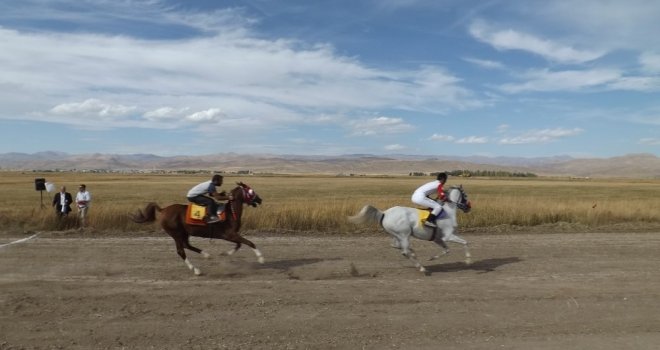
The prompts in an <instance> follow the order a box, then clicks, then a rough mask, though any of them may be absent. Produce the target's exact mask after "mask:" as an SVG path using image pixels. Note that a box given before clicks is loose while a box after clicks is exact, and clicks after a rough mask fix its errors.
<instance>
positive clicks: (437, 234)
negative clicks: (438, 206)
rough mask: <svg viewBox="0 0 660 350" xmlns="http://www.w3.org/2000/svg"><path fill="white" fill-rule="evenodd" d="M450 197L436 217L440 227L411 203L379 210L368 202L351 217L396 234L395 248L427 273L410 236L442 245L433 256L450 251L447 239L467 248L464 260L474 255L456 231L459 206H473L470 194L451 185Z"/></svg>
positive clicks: (467, 210)
mask: <svg viewBox="0 0 660 350" xmlns="http://www.w3.org/2000/svg"><path fill="white" fill-rule="evenodd" d="M448 197H449V200H448V201H447V202H445V204H444V205H443V210H444V212H443V215H441V216H440V217H438V218H436V220H435V224H436V226H437V228H431V227H428V226H425V225H424V224H423V223H422V220H420V209H416V208H409V207H400V206H397V207H392V208H389V209H387V210H385V211H384V212H383V211H380V210H379V209H378V208H375V207H373V206H371V205H366V206H364V207H363V208H362V210H360V212H359V213H357V214H356V215H354V216H351V217H349V218H348V220H349V221H350V222H352V223H354V224H364V223H380V225H381V226H382V227H383V229H384V230H385V231H387V233H389V234H390V235H392V236H393V238H394V244H393V246H394V247H395V248H399V249H401V253H402V254H403V255H404V256H405V257H407V258H408V259H410V261H412V262H413V263H414V264H415V267H416V268H418V269H419V271H420V272H423V273H426V272H427V271H426V269H425V268H424V266H422V264H420V263H419V261H417V257H416V256H415V252H414V251H413V250H412V248H411V247H410V237H411V236H413V237H415V238H419V239H422V240H425V241H433V242H435V243H436V244H438V245H439V246H441V247H442V248H443V250H442V252H441V253H440V254H438V255H436V256H434V257H432V258H431V259H430V260H433V259H437V258H439V257H440V256H441V255H445V254H447V253H449V249H448V248H447V245H446V244H445V242H453V243H457V244H462V245H463V247H464V249H465V263H466V264H468V265H469V264H471V262H472V261H471V255H470V251H469V249H468V242H467V241H466V240H464V239H463V238H461V237H459V236H458V235H457V234H456V229H457V226H458V225H457V221H456V212H457V209H461V210H463V212H465V213H467V212H469V211H470V210H471V209H472V205H471V203H470V201H469V200H468V199H467V194H466V193H465V191H464V190H463V186H459V187H452V188H451V189H450V190H449V196H448Z"/></svg>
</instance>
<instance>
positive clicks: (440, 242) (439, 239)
mask: <svg viewBox="0 0 660 350" xmlns="http://www.w3.org/2000/svg"><path fill="white" fill-rule="evenodd" d="M433 243H435V244H437V245H439V246H440V247H442V251H441V252H440V253H439V254H438V255H434V256H432V257H431V258H430V259H429V260H435V259H437V258H439V257H441V256H443V255H447V254H449V247H447V244H446V243H445V241H444V240H443V235H442V234H440V236H439V237H436V238H435V240H434V241H433Z"/></svg>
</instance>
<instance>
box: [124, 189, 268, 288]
mask: <svg viewBox="0 0 660 350" xmlns="http://www.w3.org/2000/svg"><path fill="white" fill-rule="evenodd" d="M237 184H238V186H237V187H236V188H234V189H233V190H232V191H231V192H230V193H231V195H232V196H233V199H232V200H230V201H229V202H228V203H227V205H226V209H225V211H226V216H227V220H225V221H223V222H218V223H213V224H208V225H203V226H199V225H190V224H187V223H186V209H187V208H188V205H186V204H172V205H170V206H168V207H165V208H161V207H159V206H158V204H156V203H153V202H152V203H149V204H147V206H146V207H145V208H144V210H138V212H137V213H136V214H135V215H132V216H131V219H132V220H133V222H136V223H139V224H142V223H149V222H154V221H156V212H159V213H161V217H160V226H161V227H162V228H163V230H165V232H167V233H168V234H169V235H170V236H172V238H173V239H174V242H175V243H176V252H177V253H178V254H179V256H180V257H181V259H183V260H184V262H185V263H186V265H187V266H188V268H189V269H190V270H192V271H193V272H194V273H195V275H200V274H201V271H200V270H199V269H198V268H197V267H195V266H193V265H192V263H191V262H190V260H188V258H187V257H186V252H185V251H184V248H185V249H188V250H191V251H193V252H196V253H199V254H202V255H203V256H204V257H205V258H208V257H209V254H207V253H206V252H204V251H202V250H201V249H199V248H196V247H193V246H192V245H190V236H196V237H205V238H215V239H224V240H226V241H229V242H234V243H236V246H235V247H234V249H232V250H230V251H229V252H227V254H228V255H231V254H233V253H235V252H236V251H237V250H238V249H239V248H240V247H241V244H243V243H245V244H247V245H248V246H250V247H251V248H252V250H253V251H254V254H255V255H256V256H257V259H258V261H259V263H262V264H263V263H264V258H263V256H262V255H261V252H260V251H259V249H257V247H256V246H255V245H254V243H252V242H250V241H249V240H247V239H245V238H243V237H241V235H240V234H239V233H238V231H239V230H240V229H241V215H242V214H243V204H248V205H251V206H253V207H256V206H257V205H259V204H261V198H260V197H259V195H257V193H256V192H254V190H253V189H252V188H250V186H248V185H246V184H244V183H242V182H238V183H237Z"/></svg>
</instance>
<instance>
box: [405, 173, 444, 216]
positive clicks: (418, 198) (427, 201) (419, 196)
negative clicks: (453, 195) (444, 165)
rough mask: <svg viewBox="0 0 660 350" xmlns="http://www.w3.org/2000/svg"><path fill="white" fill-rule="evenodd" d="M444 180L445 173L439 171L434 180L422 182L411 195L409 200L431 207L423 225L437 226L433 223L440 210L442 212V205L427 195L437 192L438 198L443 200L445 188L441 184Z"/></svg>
mask: <svg viewBox="0 0 660 350" xmlns="http://www.w3.org/2000/svg"><path fill="white" fill-rule="evenodd" d="M445 182H447V174H446V173H439V174H438V176H437V178H436V180H435V181H431V182H428V183H425V184H423V185H422V186H420V187H419V188H417V189H416V190H415V192H414V193H413V195H412V198H411V200H412V202H413V203H415V204H417V205H421V206H423V207H426V208H432V209H433V210H432V211H431V214H430V215H429V217H428V218H427V219H426V221H425V222H424V225H425V226H429V227H437V225H436V224H435V219H436V218H437V216H438V215H439V214H440V212H442V205H441V204H440V203H438V202H437V201H435V200H433V199H431V198H429V196H430V195H432V194H434V193H435V194H437V196H438V199H439V200H441V201H444V200H445V199H446V198H445V190H444V189H443V188H442V186H443V185H444V184H445Z"/></svg>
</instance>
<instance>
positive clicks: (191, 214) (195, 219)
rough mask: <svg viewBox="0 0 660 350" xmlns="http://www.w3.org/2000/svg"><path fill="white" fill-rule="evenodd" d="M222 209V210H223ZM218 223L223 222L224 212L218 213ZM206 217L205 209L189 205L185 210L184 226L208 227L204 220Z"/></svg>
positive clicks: (200, 206)
mask: <svg viewBox="0 0 660 350" xmlns="http://www.w3.org/2000/svg"><path fill="white" fill-rule="evenodd" d="M223 209H224V208H223ZM218 216H219V217H220V221H225V218H226V217H225V211H224V210H222V211H221V212H219V213H218ZM205 217H206V207H205V206H202V205H197V204H195V203H189V204H188V208H187V209H186V224H188V225H198V226H206V225H208V224H207V223H206V221H204V218H205Z"/></svg>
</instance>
